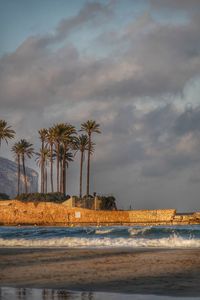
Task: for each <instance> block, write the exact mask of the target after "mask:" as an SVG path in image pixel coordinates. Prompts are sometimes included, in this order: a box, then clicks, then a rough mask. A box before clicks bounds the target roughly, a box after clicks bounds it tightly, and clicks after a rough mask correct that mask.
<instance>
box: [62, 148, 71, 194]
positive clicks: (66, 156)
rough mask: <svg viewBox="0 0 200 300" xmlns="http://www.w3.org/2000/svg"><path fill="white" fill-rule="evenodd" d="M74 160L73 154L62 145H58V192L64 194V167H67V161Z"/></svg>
mask: <svg viewBox="0 0 200 300" xmlns="http://www.w3.org/2000/svg"><path fill="white" fill-rule="evenodd" d="M73 160H74V155H73V153H72V152H69V149H67V150H66V149H65V147H64V146H63V145H61V146H60V192H61V193H63V194H66V168H68V167H69V162H71V161H73Z"/></svg>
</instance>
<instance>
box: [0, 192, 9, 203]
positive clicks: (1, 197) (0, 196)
mask: <svg viewBox="0 0 200 300" xmlns="http://www.w3.org/2000/svg"><path fill="white" fill-rule="evenodd" d="M9 199H10V197H9V196H8V195H7V194H5V193H0V201H1V200H9Z"/></svg>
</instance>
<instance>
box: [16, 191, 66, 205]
mask: <svg viewBox="0 0 200 300" xmlns="http://www.w3.org/2000/svg"><path fill="white" fill-rule="evenodd" d="M68 198H69V196H66V195H65V194H63V193H57V192H55V193H46V194H45V193H30V194H25V193H24V194H20V195H18V196H16V198H15V199H17V200H20V201H25V202H34V201H36V202H38V201H39V202H55V203H62V202H63V201H65V200H66V199H68Z"/></svg>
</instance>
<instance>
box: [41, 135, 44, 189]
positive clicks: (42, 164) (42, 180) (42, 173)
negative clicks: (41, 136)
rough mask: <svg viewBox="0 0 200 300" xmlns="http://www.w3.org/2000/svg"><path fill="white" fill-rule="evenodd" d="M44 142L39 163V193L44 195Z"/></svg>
mask: <svg viewBox="0 0 200 300" xmlns="http://www.w3.org/2000/svg"><path fill="white" fill-rule="evenodd" d="M43 151H44V141H42V161H41V193H44V155H43Z"/></svg>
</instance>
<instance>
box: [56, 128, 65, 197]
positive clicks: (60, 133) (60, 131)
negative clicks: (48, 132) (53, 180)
mask: <svg viewBox="0 0 200 300" xmlns="http://www.w3.org/2000/svg"><path fill="white" fill-rule="evenodd" d="M65 130H66V126H65V123H59V124H55V125H54V126H53V131H54V138H55V148H56V149H55V153H56V169H57V192H59V190H60V145H61V142H62V138H63V135H64V132H65Z"/></svg>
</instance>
